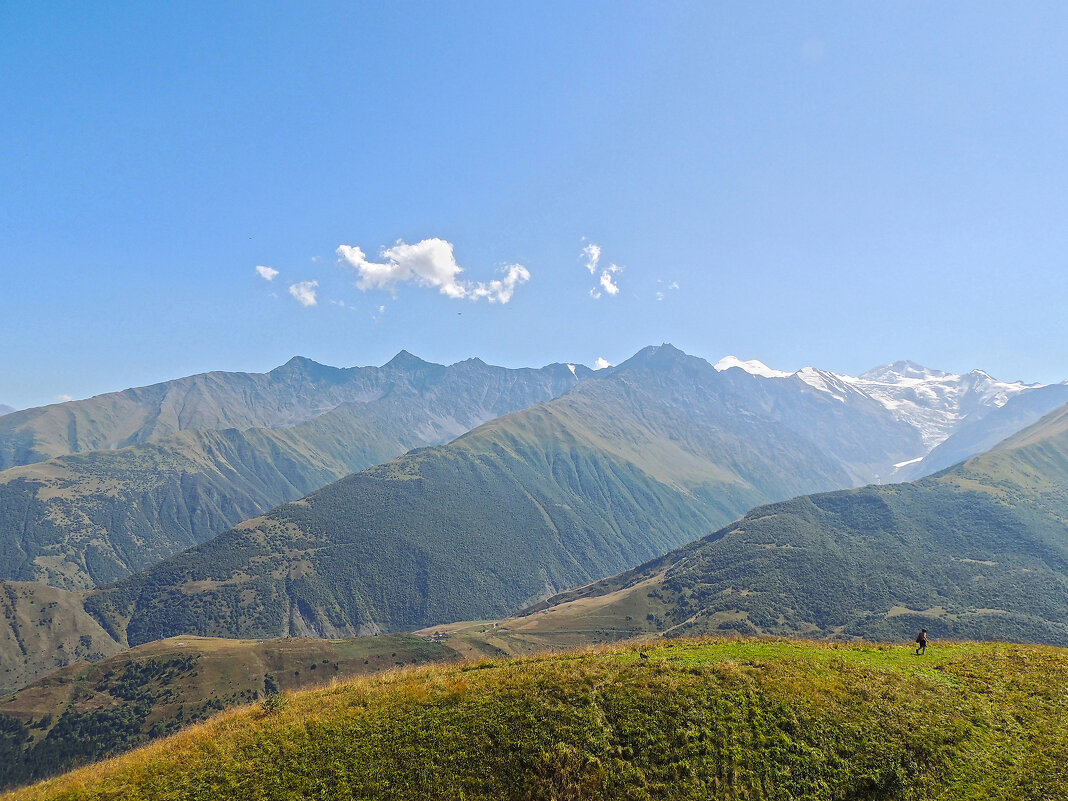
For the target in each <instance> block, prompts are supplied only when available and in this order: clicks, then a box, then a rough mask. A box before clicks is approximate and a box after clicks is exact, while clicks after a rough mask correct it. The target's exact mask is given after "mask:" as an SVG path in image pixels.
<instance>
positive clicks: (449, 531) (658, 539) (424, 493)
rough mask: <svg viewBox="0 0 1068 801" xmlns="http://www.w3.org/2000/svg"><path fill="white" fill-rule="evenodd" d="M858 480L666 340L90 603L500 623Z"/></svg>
mask: <svg viewBox="0 0 1068 801" xmlns="http://www.w3.org/2000/svg"><path fill="white" fill-rule="evenodd" d="M849 483H850V479H849V476H848V474H847V473H846V472H845V470H844V469H842V468H841V467H840V466H839V465H838V464H837V463H836V462H835V461H834V460H833V459H832V458H831V457H829V456H827V455H826V454H824V453H823V452H822V451H820V450H819V448H818V447H817V446H815V445H814V444H813V443H811V442H809V441H807V440H805V439H804V438H802V437H800V436H799V435H797V434H795V433H794V432H792V431H791V430H789V429H788V428H786V427H785V426H782V425H780V424H777V423H775V422H772V421H769V420H767V419H765V418H762V417H760V416H758V415H756V414H754V413H753V412H752V411H751V410H750V409H748V408H747V407H746V405H745V402H744V400H742V399H739V398H738V397H737V396H735V395H733V394H731V393H730V392H729V390H727V389H725V381H724V379H723V378H721V377H720V375H719V374H718V373H717V372H716V371H715V370H714V369H713V368H712V367H711V366H710V365H708V364H707V363H706V362H704V361H702V360H700V359H695V358H693V357H688V356H685V355H684V354H682V353H680V352H679V351H677V350H674V349H673V348H670V346H665V347H662V348H652V349H648V350H647V351H645V352H643V353H642V354H639V356H637V357H635V359H633V360H632V361H630V362H627V363H625V364H624V365H621V366H620V367H619V368H617V369H616V370H615V371H613V372H612V373H611V374H608V375H605V376H603V377H596V378H591V379H589V380H587V381H584V382H583V383H581V384H579V385H578V386H576V387H575V389H574V390H572V391H571V392H569V393H567V394H566V395H564V396H561V397H560V398H557V399H556V400H554V401H550V402H547V403H543V404H539V405H537V406H535V407H533V408H531V409H527V410H524V411H522V412H516V413H514V414H511V415H507V416H504V417H501V418H498V419H496V420H494V421H492V422H490V423H487V424H485V425H483V426H481V427H479V428H478V429H476V430H474V431H472V432H471V433H469V434H467V435H465V436H463V437H461V438H460V439H458V440H456V441H455V442H453V443H450V444H449V445H447V446H441V447H437V448H427V449H423V450H418V451H413V452H411V453H409V454H407V455H406V456H404V457H402V458H400V459H397V460H395V461H393V462H390V463H387V464H384V465H380V466H378V467H375V468H372V469H370V470H367V471H364V472H362V473H359V474H356V475H353V476H349V477H347V478H345V479H343V480H341V481H339V482H337V483H335V484H332V485H330V486H329V487H326V488H324V489H322V490H320V491H318V492H316V493H313V494H312V495H310V496H308V497H307V498H305V499H303V500H301V501H299V502H296V503H292V504H287V505H285V506H282V507H280V508H278V509H276V510H273V511H272V512H270V513H268V514H266V515H264V516H262V517H260V518H255V519H253V520H250V521H247V522H245V523H242V524H241V525H240V526H238V527H236V528H235V529H233V530H231V531H228V532H226V533H225V534H223V535H221V536H219V537H217V538H215V539H214V540H212V541H211V542H209V543H206V544H205V545H202V546H199V547H197V548H194V549H192V550H190V551H187V552H185V553H183V554H180V555H178V556H175V557H173V558H171V559H168V560H167V561H165V562H163V563H161V564H159V565H157V566H155V567H153V568H150V569H148V570H146V571H144V572H142V573H140V574H137V575H136V576H132V577H130V578H129V579H126V580H124V581H122V582H120V583H119V584H118V585H116V586H115V587H113V588H108V589H106V590H103V591H101V592H99V593H97V594H96V595H94V596H93V597H92V598H91V599H90V600H89V601H88V607H87V608H89V609H90V610H91V611H92V612H93V614H95V615H96V616H97V617H98V619H99V620H101V622H102V623H104V625H105V626H106V627H107V628H108V629H109V630H110V631H112V633H113V635H114V636H115V637H116V639H118V640H120V641H128V642H129V643H130V644H137V643H141V642H147V641H149V640H153V639H159V638H160V637H165V636H171V635H174V634H181V633H197V634H202V635H206V636H228V637H242V636H245V637H248V636H254V637H271V636H280V635H283V634H287V633H289V634H295V635H309V634H310V635H314V636H325V637H339V636H353V635H356V634H361V633H369V632H373V631H379V630H404V629H412V628H418V627H421V626H426V625H431V624H435V623H441V622H447V621H452V620H463V619H471V618H476V617H500V616H503V615H505V614H508V613H509V612H512V611H514V610H515V609H518V608H520V607H521V606H523V605H524V604H527V603H531V602H533V601H535V600H537V599H538V598H539V597H546V596H548V595H551V594H552V593H554V592H557V591H558V590H560V589H563V588H565V587H569V586H576V585H579V584H583V583H586V582H588V581H590V580H591V579H594V578H597V577H600V576H604V575H610V574H612V573H614V572H617V571H619V570H620V569H624V568H627V567H630V566H632V565H635V564H639V563H641V562H642V561H643V560H646V559H649V558H651V557H653V556H655V555H656V554H658V553H662V552H664V551H666V550H669V549H670V548H672V547H676V546H678V545H679V544H681V543H683V542H686V541H688V540H691V539H692V538H693V537H694V536H695V535H696V534H698V533H699V532H701V531H706V530H709V529H711V528H715V527H716V526H718V525H722V524H723V523H724V522H726V521H727V520H730V519H733V518H734V517H736V516H737V515H738V514H740V513H741V512H743V511H744V510H745V509H748V508H750V507H752V506H753V505H754V504H756V503H759V502H762V501H766V500H768V499H771V498H782V497H788V496H791V495H795V494H797V493H799V492H804V491H808V490H811V489H814V488H817V487H833V486H842V485H843V484H845V485H848V484H849ZM127 621H129V622H127Z"/></svg>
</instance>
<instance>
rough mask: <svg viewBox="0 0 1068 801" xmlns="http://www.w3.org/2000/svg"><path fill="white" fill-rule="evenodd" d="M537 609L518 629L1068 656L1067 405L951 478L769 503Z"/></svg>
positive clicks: (571, 635)
mask: <svg viewBox="0 0 1068 801" xmlns="http://www.w3.org/2000/svg"><path fill="white" fill-rule="evenodd" d="M538 609H540V610H543V611H538V612H536V613H535V614H532V615H530V616H529V617H528V618H520V619H518V620H516V621H510V622H509V623H508V628H510V629H514V630H515V631H516V632H517V634H516V635H515V636H519V637H521V638H526V639H532V640H539V639H542V638H545V639H547V640H548V641H551V640H552V639H554V638H558V639H560V640H562V641H567V642H570V643H571V644H574V643H575V642H576V640H577V641H582V639H583V638H586V640H587V641H589V640H590V639H594V640H596V639H598V638H600V639H614V638H618V637H626V636H636V635H639V634H648V633H663V634H668V635H673V636H681V635H687V634H700V633H716V632H720V633H722V632H742V633H757V632H759V633H763V634H779V635H781V634H790V635H803V636H818V637H826V636H841V637H864V638H867V639H875V640H883V641H885V640H901V639H902V638H905V639H907V638H908V637H909V636H911V635H914V634H915V632H916V631H917V630H919V628H921V627H927V628H928V629H930V631H931V635H932V637H934V638H962V639H1000V640H1010V641H1023V642H1048V643H1052V644H1057V645H1068V623H1066V621H1068V407H1061V408H1059V409H1058V410H1056V411H1054V412H1053V413H1051V414H1049V415H1047V416H1046V417H1045V418H1043V419H1042V420H1041V421H1039V422H1038V423H1036V424H1035V425H1032V426H1031V427H1029V428H1027V429H1025V430H1024V431H1021V432H1019V433H1017V434H1016V435H1014V436H1013V437H1011V438H1010V439H1008V440H1007V441H1005V442H1003V443H1001V444H1000V445H999V446H998V447H997V448H995V449H994V450H992V451H990V452H988V453H985V454H982V455H980V456H977V457H974V458H972V459H970V460H968V461H967V462H965V463H963V464H961V465H958V466H956V467H955V468H953V469H952V470H948V471H946V472H943V473H941V474H939V475H938V476H933V477H929V478H925V479H921V480H919V481H916V482H913V483H909V484H893V485H885V486H879V485H871V486H867V487H863V488H861V489H856V490H848V491H839V492H833V493H827V494H819V495H810V496H802V497H798V498H794V499H791V500H788V501H784V502H782V503H777V504H772V505H768V506H761V507H758V508H756V509H753V510H752V511H751V512H749V513H748V514H746V515H745V516H744V517H742V518H741V519H740V520H738V521H736V522H734V523H732V524H730V525H729V526H727V527H725V528H723V529H721V530H719V531H717V532H715V533H713V534H709V535H708V536H707V537H705V538H703V539H701V540H699V541H697V542H694V543H692V544H690V545H687V546H685V547H683V548H680V549H678V550H676V551H673V552H671V553H668V554H666V555H664V556H662V557H660V558H658V559H655V560H652V561H651V562H649V563H647V564H645V565H642V566H641V567H639V568H637V569H635V570H631V571H628V572H626V573H623V574H621V575H619V576H615V577H612V578H609V579H606V580H604V581H601V582H597V583H594V584H591V585H589V586H587V587H583V588H580V589H577V590H573V591H569V592H566V593H563V594H562V595H560V596H558V597H556V598H553V599H549V600H548V601H546V602H545V604H543V605H541V606H539V607H538ZM501 636H504V635H501Z"/></svg>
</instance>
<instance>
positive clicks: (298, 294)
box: [289, 281, 319, 306]
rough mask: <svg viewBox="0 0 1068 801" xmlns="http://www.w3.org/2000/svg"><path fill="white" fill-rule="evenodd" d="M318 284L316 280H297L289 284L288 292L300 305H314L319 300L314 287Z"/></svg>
mask: <svg viewBox="0 0 1068 801" xmlns="http://www.w3.org/2000/svg"><path fill="white" fill-rule="evenodd" d="M317 286H319V282H318V281H299V282H297V283H295V284H290V286H289V294H290V295H292V296H293V297H294V298H296V300H297V303H299V304H300V305H301V306H314V305H315V304H316V303H318V302H319V301H318V300H317V299H316V297H315V288H316V287H317Z"/></svg>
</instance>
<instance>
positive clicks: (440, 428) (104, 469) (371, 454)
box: [0, 352, 592, 589]
mask: <svg viewBox="0 0 1068 801" xmlns="http://www.w3.org/2000/svg"><path fill="white" fill-rule="evenodd" d="M591 372H592V371H590V370H589V369H588V368H585V367H581V366H571V367H569V366H567V365H563V364H557V365H549V366H548V367H544V368H541V369H538V370H534V369H520V370H509V369H505V368H501V367H491V366H489V365H486V364H485V363H483V362H481V361H480V360H478V359H470V360H467V361H464V362H460V363H458V364H455V365H452V366H450V367H444V366H442V365H433V364H429V363H427V362H424V361H422V360H420V359H417V358H416V357H414V356H412V355H411V354H408V353H406V352H401V353H400V354H398V355H397V356H396V357H395V358H394V359H393V360H391V361H390V362H389V363H388V364H386V365H385V366H383V367H366V368H349V369H338V368H333V367H326V366H324V365H320V364H317V363H315V362H312V361H310V360H308V359H299V358H296V359H292V360H291V361H289V362H287V363H286V364H285V365H283V366H282V367H279V368H277V369H275V370H272V371H271V372H269V373H265V374H247V373H207V374H204V375H200V376H192V377H190V378H185V379H178V380H176V381H171V382H167V383H164V384H159V385H156V386H152V387H145V388H141V389H133V390H126V391H125V392H119V393H112V394H109V395H102V396H99V397H97V398H90V399H89V400H86V401H78V402H73V403H64V404H60V405H57V406H48V407H43V408H42V409H28V410H25V411H24V412H20V413H16V414H14V415H10V416H8V417H5V418H4V420H3V421H2V422H0V450H4V452H6V453H7V455H8V458H9V460H16V461H19V462H20V464H21V465H23V466H19V467H14V468H9V469H8V470H5V471H3V472H0V566H2V568H0V578H7V579H16V580H33V581H44V582H46V583H49V584H53V585H55V586H59V587H66V588H69V589H76V588H85V587H91V586H94V585H95V584H100V583H106V582H108V581H113V580H115V579H117V578H121V577H122V576H125V575H129V574H130V573H131V572H134V571H136V570H139V569H141V568H143V567H146V566H148V565H151V564H154V563H156V562H158V561H159V560H161V559H163V558H165V557H167V556H170V555H171V554H174V553H177V552H179V551H182V550H184V549H186V548H189V547H192V546H193V545H196V544H197V543H200V542H204V541H206V540H208V539H210V538H211V537H213V536H215V535H216V534H218V533H219V532H221V531H224V530H225V529H227V528H229V527H230V526H233V525H235V524H237V523H239V522H240V521H241V520H244V519H246V518H248V517H252V516H254V515H256V514H258V513H260V512H262V511H264V510H266V509H270V508H271V507H273V506H276V505H277V504H279V503H283V502H285V501H288V500H294V499H296V498H299V497H301V496H303V495H305V494H307V493H309V492H312V491H313V490H316V489H318V488H319V487H322V486H324V485H325V484H328V483H330V482H331V481H335V480H336V479H338V478H340V477H341V476H344V475H347V474H349V473H351V472H353V471H355V470H361V469H363V468H366V467H370V466H371V465H374V464H378V463H380V462H383V461H386V460H387V459H391V458H393V457H395V456H398V455H400V454H402V453H404V452H406V451H408V450H410V449H412V448H415V447H419V446H423V445H430V444H436V443H439V442H445V441H448V440H450V439H453V438H454V437H456V436H458V435H460V434H462V433H463V432H465V431H467V430H469V429H470V428H473V427H474V426H476V425H478V424H479V423H482V422H485V421H486V420H490V419H492V418H494V417H498V416H499V415H501V414H505V413H506V412H509V411H513V410H515V409H522V408H526V407H527V406H530V405H532V404H534V403H536V402H538V401H542V400H547V399H549V398H552V397H555V396H557V395H559V394H560V393H561V392H564V391H566V390H567V389H569V388H570V387H572V386H574V385H575V384H576V383H577V382H578V381H579V380H580V378H581V377H582V376H586V375H589V374H590V373H591ZM129 442H137V443H138V444H134V445H130V444H128V443H129ZM123 445H125V447H120V446H123ZM90 447H96V448H104V449H103V450H87V449H88V448H90ZM5 449H6V450H5ZM64 449H69V450H70V451H71V453H70V454H69V455H63V456H58V457H54V458H50V459H48V460H43V459H44V457H45V456H46V455H48V454H54V453H57V452H64ZM78 451H83V452H78ZM35 460H37V461H36V462H35Z"/></svg>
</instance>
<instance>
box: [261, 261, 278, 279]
mask: <svg viewBox="0 0 1068 801" xmlns="http://www.w3.org/2000/svg"><path fill="white" fill-rule="evenodd" d="M256 272H257V273H259V274H260V278H262V279H264V280H265V281H273V280H274V278H275V276H276V275H278V270H276V269H274V267H265V266H263V265H262V264H257V265H256Z"/></svg>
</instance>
